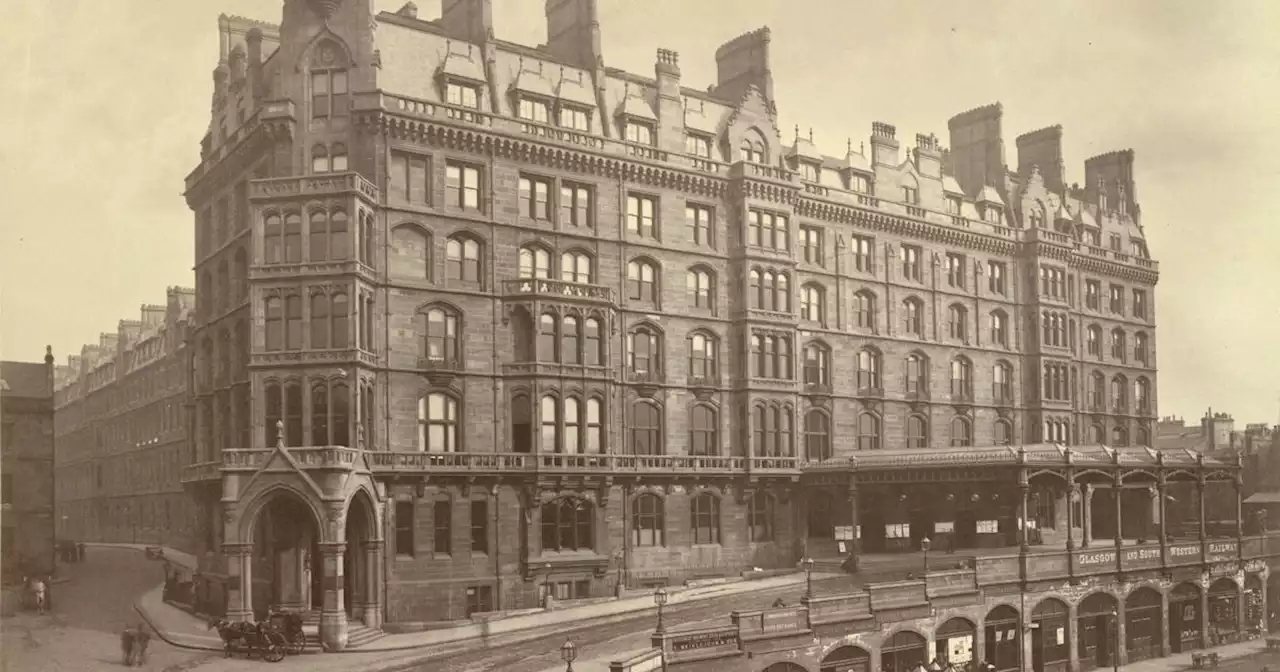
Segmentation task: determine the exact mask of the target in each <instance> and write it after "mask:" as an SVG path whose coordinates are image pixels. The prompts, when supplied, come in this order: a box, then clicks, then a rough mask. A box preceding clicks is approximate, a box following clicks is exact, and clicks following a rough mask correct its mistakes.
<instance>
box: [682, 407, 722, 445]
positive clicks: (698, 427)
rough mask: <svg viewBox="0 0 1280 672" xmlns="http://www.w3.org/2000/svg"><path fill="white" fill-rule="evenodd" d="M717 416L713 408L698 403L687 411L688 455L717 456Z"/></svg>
mask: <svg viewBox="0 0 1280 672" xmlns="http://www.w3.org/2000/svg"><path fill="white" fill-rule="evenodd" d="M718 436H719V423H718V414H717V413H716V409H715V407H714V406H711V405H710V404H705V403H699V404H696V405H694V407H693V408H692V409H691V410H690V411H689V454H690V455H719V454H720V444H719V441H718V440H717V437H718Z"/></svg>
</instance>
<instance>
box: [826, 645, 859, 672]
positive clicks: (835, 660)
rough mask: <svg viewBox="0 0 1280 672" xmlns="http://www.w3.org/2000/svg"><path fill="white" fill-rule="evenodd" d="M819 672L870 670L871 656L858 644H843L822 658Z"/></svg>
mask: <svg viewBox="0 0 1280 672" xmlns="http://www.w3.org/2000/svg"><path fill="white" fill-rule="evenodd" d="M818 670H819V672H869V671H870V670H871V656H870V654H868V653H867V652H866V651H864V650H863V649H860V648H858V647H856V646H842V647H840V648H838V649H836V650H835V651H832V652H831V653H828V654H827V655H826V656H825V657H823V659H822V665H821V667H819V668H818Z"/></svg>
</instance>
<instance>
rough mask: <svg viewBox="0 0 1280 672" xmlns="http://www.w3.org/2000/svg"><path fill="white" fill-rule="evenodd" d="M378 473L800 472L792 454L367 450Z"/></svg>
mask: <svg viewBox="0 0 1280 672" xmlns="http://www.w3.org/2000/svg"><path fill="white" fill-rule="evenodd" d="M365 455H366V457H367V459H368V462H369V466H370V468H371V469H373V471H374V472H377V473H391V474H416V473H421V474H476V473H486V472H495V471H501V472H524V473H531V474H535V473H536V474H552V475H556V474H600V475H611V474H644V473H651V474H674V473H681V474H704V475H717V474H719V475H737V474H742V473H745V472H746V471H747V470H751V471H752V472H764V473H770V472H773V473H779V474H782V473H787V474H791V473H795V474H798V473H799V462H798V460H797V459H796V458H794V457H750V458H748V457H741V456H720V455H614V454H577V453H574V454H570V453H400V452H369V453H365Z"/></svg>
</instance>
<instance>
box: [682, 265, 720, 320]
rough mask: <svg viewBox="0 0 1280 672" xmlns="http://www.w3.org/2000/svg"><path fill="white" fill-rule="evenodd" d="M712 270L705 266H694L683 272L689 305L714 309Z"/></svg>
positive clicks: (713, 275)
mask: <svg viewBox="0 0 1280 672" xmlns="http://www.w3.org/2000/svg"><path fill="white" fill-rule="evenodd" d="M714 277H715V274H714V271H712V270H711V269H709V268H707V267H705V266H695V267H694V268H691V269H689V270H688V271H687V272H686V273H685V287H686V289H688V291H689V298H690V301H689V303H690V305H691V306H692V307H694V308H699V309H703V310H714V309H715V303H714V300H715V283H714V282H713V278H714Z"/></svg>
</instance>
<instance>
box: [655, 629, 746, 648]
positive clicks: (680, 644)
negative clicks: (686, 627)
mask: <svg viewBox="0 0 1280 672" xmlns="http://www.w3.org/2000/svg"><path fill="white" fill-rule="evenodd" d="M729 646H732V647H737V646H738V633H736V632H724V631H721V632H699V633H694V634H691V635H688V636H685V637H680V638H679V639H672V640H671V651H672V653H683V652H685V651H698V650H702V649H718V648H721V647H729Z"/></svg>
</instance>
